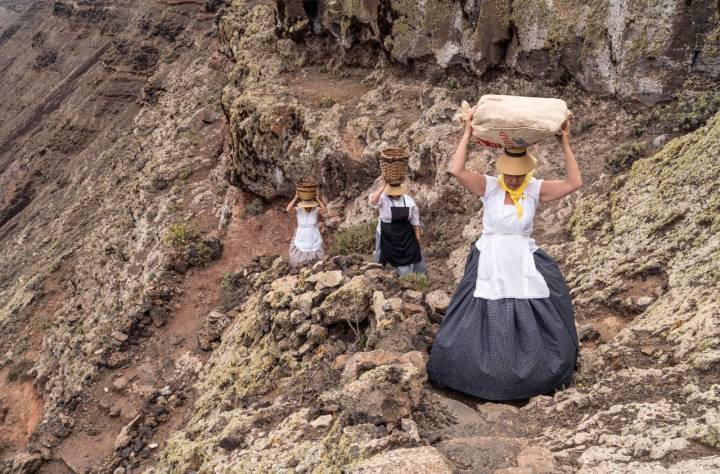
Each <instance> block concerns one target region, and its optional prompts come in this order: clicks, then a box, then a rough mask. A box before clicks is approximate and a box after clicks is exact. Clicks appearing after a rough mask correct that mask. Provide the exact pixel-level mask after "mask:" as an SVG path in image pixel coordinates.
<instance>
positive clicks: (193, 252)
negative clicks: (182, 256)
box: [188, 242, 212, 267]
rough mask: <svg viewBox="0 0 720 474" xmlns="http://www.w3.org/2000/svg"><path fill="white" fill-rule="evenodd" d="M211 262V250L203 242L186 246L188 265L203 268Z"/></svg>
mask: <svg viewBox="0 0 720 474" xmlns="http://www.w3.org/2000/svg"><path fill="white" fill-rule="evenodd" d="M210 260H212V249H211V248H210V247H208V246H207V245H206V244H205V243H203V242H198V243H192V244H190V245H189V246H188V263H189V264H190V265H192V266H194V267H204V266H206V265H207V264H208V263H209V262H210Z"/></svg>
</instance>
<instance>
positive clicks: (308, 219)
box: [287, 193, 327, 268]
mask: <svg viewBox="0 0 720 474" xmlns="http://www.w3.org/2000/svg"><path fill="white" fill-rule="evenodd" d="M298 200H300V196H299V195H298V194H297V193H296V194H295V198H294V199H293V200H292V201H290V204H288V206H287V212H290V211H292V210H293V208H294V209H295V216H296V217H297V223H298V226H297V229H296V230H295V235H294V236H293V238H292V240H291V241H290V253H289V261H290V266H291V267H293V268H296V267H299V266H302V265H305V264H307V263H310V262H314V261H316V260H322V259H323V258H325V249H324V248H323V241H322V235H320V228H319V227H318V216H319V213H320V212H322V213H323V214H324V213H325V211H326V210H327V208H326V206H325V203H324V202H323V200H322V198H320V196H318V197H317V199H316V200H312V201H303V200H301V201H300V203H298ZM296 204H297V206H296Z"/></svg>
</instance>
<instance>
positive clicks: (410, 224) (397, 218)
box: [370, 178, 427, 276]
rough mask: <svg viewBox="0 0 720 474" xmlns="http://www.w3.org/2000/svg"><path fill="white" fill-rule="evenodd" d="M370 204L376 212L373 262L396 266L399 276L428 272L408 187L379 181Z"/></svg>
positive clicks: (417, 221)
mask: <svg viewBox="0 0 720 474" xmlns="http://www.w3.org/2000/svg"><path fill="white" fill-rule="evenodd" d="M370 205H371V206H373V207H375V208H377V209H378V214H379V219H378V225H377V230H376V231H375V256H374V257H375V261H376V262H378V263H381V264H383V265H386V264H390V265H392V266H393V267H395V271H397V273H398V275H400V276H403V275H407V274H408V273H427V264H426V263H425V257H424V256H423V254H422V252H421V250H420V237H421V236H422V226H421V225H420V211H419V210H418V207H417V204H416V203H415V200H414V199H413V198H412V197H411V196H410V195H408V194H407V186H406V185H405V184H400V185H397V186H391V185H389V184H385V182H384V181H383V179H382V178H380V187H379V188H378V189H377V190H376V191H375V192H373V193H372V194H370Z"/></svg>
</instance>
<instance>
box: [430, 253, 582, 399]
mask: <svg viewBox="0 0 720 474" xmlns="http://www.w3.org/2000/svg"><path fill="white" fill-rule="evenodd" d="M534 256H535V266H536V268H537V269H538V271H539V272H540V274H541V275H542V276H543V277H544V278H545V281H546V282H547V285H548V287H549V288H550V297H549V298H537V299H513V298H504V299H499V300H486V299H484V298H476V297H474V296H473V291H475V281H476V276H477V266H478V259H479V257H480V252H479V251H478V250H477V248H476V247H475V246H474V245H473V247H472V250H471V251H470V255H469V256H468V259H467V262H466V263H465V275H464V276H463V278H462V280H461V281H460V284H459V285H458V288H457V291H456V292H455V294H454V295H453V297H452V300H451V302H450V306H449V307H448V310H447V312H446V314H445V318H444V319H443V321H442V324H441V325H440V330H439V331H438V333H437V335H436V336H435V342H434V343H433V346H432V352H431V354H430V360H429V362H428V377H429V378H430V380H433V381H434V382H436V383H439V384H441V385H444V386H446V387H449V388H452V389H454V390H457V391H459V392H464V393H467V394H470V395H474V396H476V397H479V398H483V399H487V400H497V401H499V400H519V399H524V398H530V397H533V396H535V395H540V394H546V393H549V392H551V391H553V390H554V389H556V388H559V387H561V386H563V385H567V384H569V383H570V380H571V379H572V374H573V370H574V369H575V360H576V358H577V353H578V339H577V333H576V331H575V322H574V318H573V309H572V303H571V301H570V294H569V293H568V289H567V285H566V284H565V279H564V278H563V276H562V273H561V272H560V269H559V268H558V266H557V264H556V263H555V261H554V260H553V259H552V258H551V257H550V256H549V255H548V254H547V253H545V252H544V251H543V250H541V249H538V250H537V251H536V252H535V253H534Z"/></svg>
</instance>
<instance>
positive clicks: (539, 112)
mask: <svg viewBox="0 0 720 474" xmlns="http://www.w3.org/2000/svg"><path fill="white" fill-rule="evenodd" d="M469 111H470V104H468V103H467V102H464V101H463V103H462V107H461V110H460V112H459V113H458V114H457V115H456V118H458V119H459V120H461V121H464V120H465V116H466V115H467V113H468V112H469ZM570 115H571V114H570V111H569V110H568V108H567V105H566V104H565V101H564V100H560V99H545V98H538V97H518V96H512V95H484V96H482V97H481V98H480V101H479V102H478V104H477V109H476V110H475V114H474V115H473V119H472V128H473V136H474V137H475V138H477V139H478V141H479V142H480V143H481V144H483V145H485V146H489V147H493V148H509V147H519V148H524V147H528V146H530V145H533V144H535V143H537V142H540V141H542V140H545V139H547V138H550V137H552V136H553V135H555V134H556V133H557V132H558V131H559V130H560V127H562V124H563V123H564V122H565V121H566V120H567V119H568V118H569V117H570Z"/></svg>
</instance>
